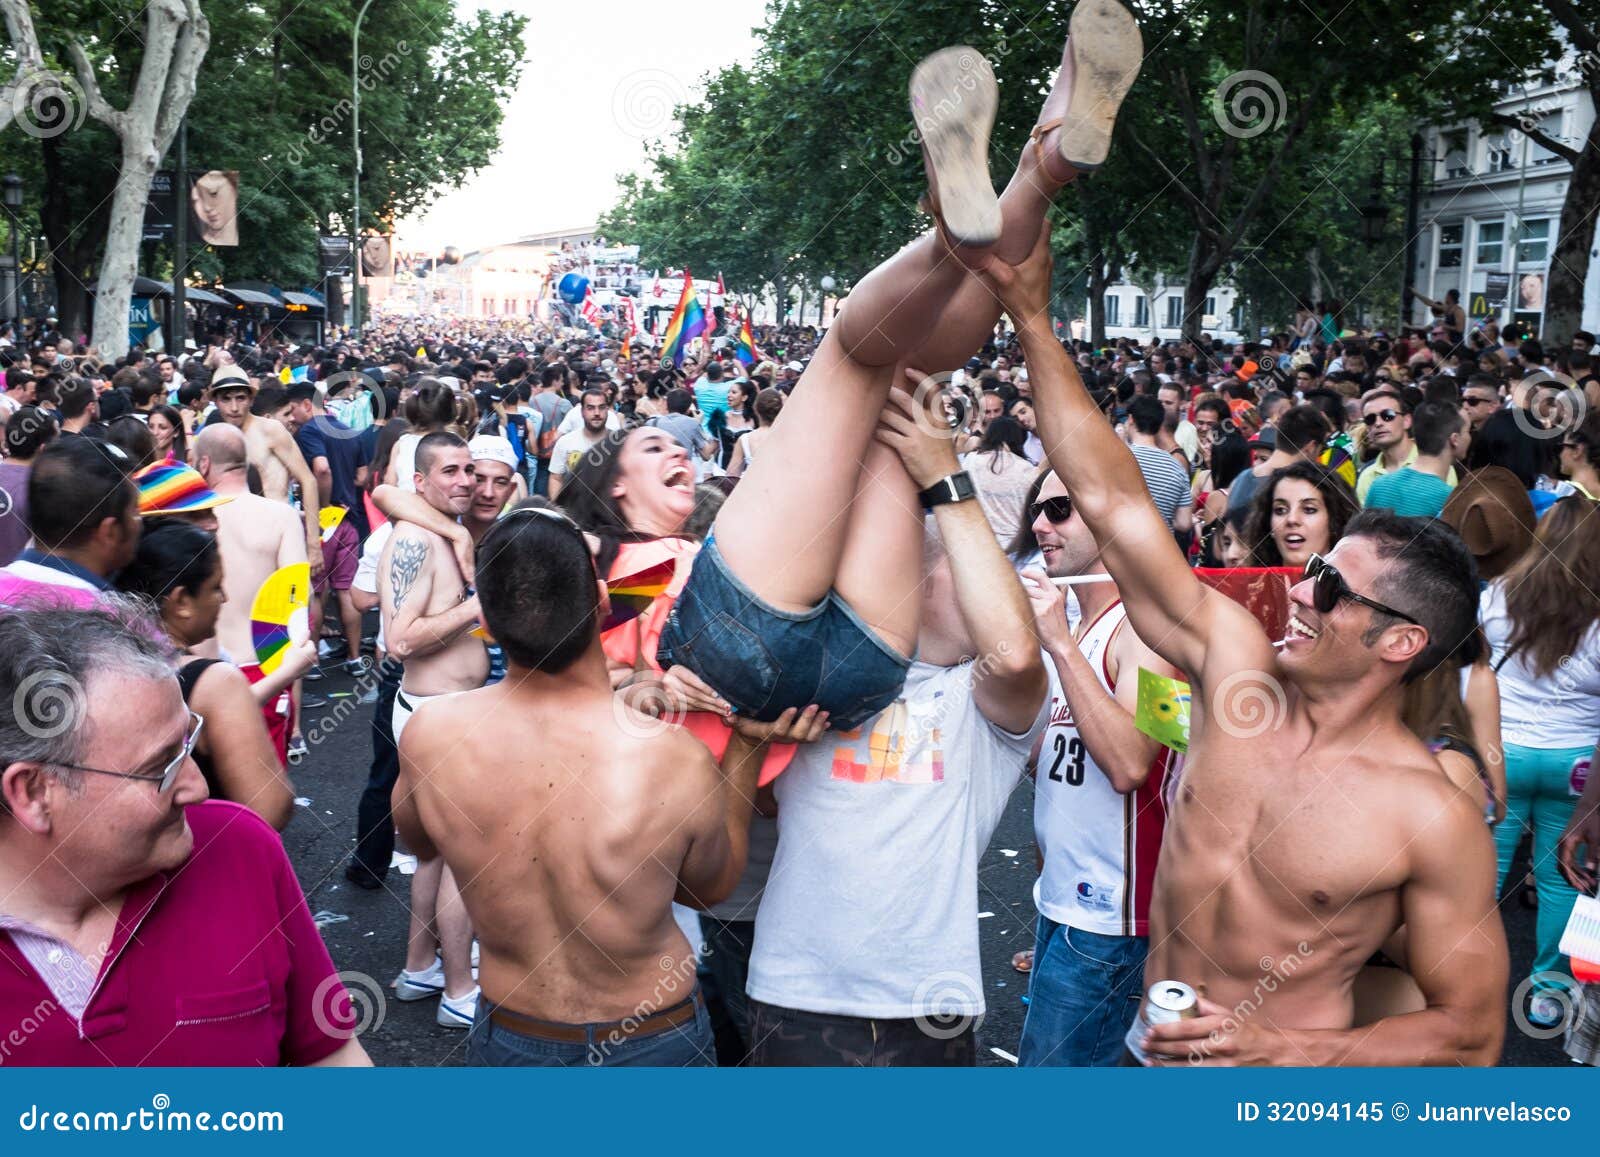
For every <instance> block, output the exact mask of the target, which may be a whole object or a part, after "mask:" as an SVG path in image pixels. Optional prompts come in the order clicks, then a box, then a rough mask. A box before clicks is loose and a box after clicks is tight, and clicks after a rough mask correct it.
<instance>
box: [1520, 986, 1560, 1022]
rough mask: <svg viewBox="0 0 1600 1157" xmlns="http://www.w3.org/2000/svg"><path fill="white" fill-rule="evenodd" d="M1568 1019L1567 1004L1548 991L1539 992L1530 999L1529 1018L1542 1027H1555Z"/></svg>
mask: <svg viewBox="0 0 1600 1157" xmlns="http://www.w3.org/2000/svg"><path fill="white" fill-rule="evenodd" d="M1566 1019H1567V1006H1566V1005H1565V1004H1563V1003H1562V1002H1561V1001H1560V1000H1559V999H1558V998H1556V997H1554V996H1551V995H1550V994H1548V993H1543V992H1541V993H1537V994H1535V995H1534V997H1533V998H1532V999H1531V1000H1529V1001H1528V1020H1530V1021H1531V1022H1532V1023H1534V1024H1535V1025H1537V1026H1538V1027H1540V1028H1555V1027H1556V1026H1557V1025H1558V1024H1560V1023H1561V1022H1562V1021H1564V1020H1566Z"/></svg>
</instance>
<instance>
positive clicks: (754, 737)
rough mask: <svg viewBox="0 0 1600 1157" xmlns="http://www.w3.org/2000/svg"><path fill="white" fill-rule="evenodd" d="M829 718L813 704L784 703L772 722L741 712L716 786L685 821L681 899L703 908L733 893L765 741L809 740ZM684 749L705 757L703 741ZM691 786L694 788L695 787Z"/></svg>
mask: <svg viewBox="0 0 1600 1157" xmlns="http://www.w3.org/2000/svg"><path fill="white" fill-rule="evenodd" d="M827 724H828V717H827V715H826V713H823V712H819V711H818V710H817V708H816V706H815V705H813V706H810V707H807V708H806V709H805V710H804V711H796V710H795V709H794V708H793V707H791V708H789V709H788V710H787V711H785V712H784V713H783V714H782V715H780V716H779V717H778V718H777V719H776V720H775V721H774V722H772V723H760V722H757V721H756V720H754V719H745V718H743V717H740V718H738V719H735V720H734V722H733V734H732V735H730V736H729V737H728V746H727V749H726V750H725V751H723V753H722V762H721V765H720V766H719V767H717V769H716V770H717V772H718V776H719V780H720V785H719V788H718V790H715V791H711V792H707V793H703V794H701V795H700V796H699V801H698V803H697V805H696V806H695V808H694V811H693V813H692V814H691V815H690V817H689V818H688V819H687V820H686V821H685V824H684V828H685V830H686V831H688V832H689V848H688V851H686V852H685V853H684V857H683V866H682V867H681V868H679V869H678V890H677V895H676V896H675V897H674V899H676V900H677V901H678V903H680V904H686V905H688V906H689V907H691V908H698V909H701V910H704V909H706V908H709V907H711V906H712V905H713V904H719V903H721V902H722V901H723V900H726V899H727V898H728V897H729V896H731V895H732V894H733V889H734V887H735V886H737V884H738V883H739V877H740V876H742V875H744V868H745V862H746V859H747V857H748V855H749V851H750V817H751V816H752V815H754V814H755V810H756V778H757V776H758V775H759V773H760V771H761V763H762V760H763V759H764V758H765V757H766V753H767V746H768V745H769V744H770V743H773V742H778V743H810V742H813V741H814V740H817V739H820V738H821V737H822V733H823V732H824V731H825V730H826V729H827ZM686 748H698V758H700V759H703V760H706V761H707V762H709V761H710V757H709V755H708V754H707V752H706V750H705V748H704V746H702V745H700V744H699V743H698V741H693V740H691V741H689V742H688V743H687V744H686ZM687 786H690V789H691V790H699V789H698V786H695V785H687Z"/></svg>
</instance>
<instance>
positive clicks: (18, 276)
mask: <svg viewBox="0 0 1600 1157" xmlns="http://www.w3.org/2000/svg"><path fill="white" fill-rule="evenodd" d="M0 186H3V189H4V200H5V205H6V217H7V218H8V219H9V221H10V223H11V320H12V321H14V322H16V323H17V324H18V325H21V324H22V250H21V248H20V247H19V245H18V237H17V234H18V229H19V228H20V223H19V222H18V220H17V210H18V209H20V208H22V178H21V177H19V176H17V175H16V174H15V173H7V174H6V175H5V177H4V179H0Z"/></svg>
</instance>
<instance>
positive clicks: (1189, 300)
mask: <svg viewBox="0 0 1600 1157" xmlns="http://www.w3.org/2000/svg"><path fill="white" fill-rule="evenodd" d="M1223 257H1224V254H1223V253H1222V252H1221V249H1220V248H1219V246H1218V245H1217V244H1216V242H1215V241H1213V240H1211V239H1210V238H1208V237H1207V236H1206V235H1205V234H1204V233H1196V234H1195V238H1194V244H1193V245H1192V246H1190V248H1189V268H1188V272H1187V273H1186V275H1185V277H1184V283H1183V338H1184V340H1185V341H1188V342H1193V343H1194V344H1195V346H1196V347H1198V346H1199V344H1200V334H1201V333H1202V332H1203V331H1204V329H1205V314H1206V295H1207V294H1208V293H1210V292H1211V289H1212V287H1213V286H1214V285H1216V283H1217V274H1218V273H1219V272H1221V270H1222V259H1223Z"/></svg>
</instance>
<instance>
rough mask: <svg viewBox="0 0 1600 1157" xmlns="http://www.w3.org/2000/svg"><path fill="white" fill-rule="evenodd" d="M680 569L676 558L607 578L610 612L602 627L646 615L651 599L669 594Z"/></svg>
mask: <svg viewBox="0 0 1600 1157" xmlns="http://www.w3.org/2000/svg"><path fill="white" fill-rule="evenodd" d="M677 571H678V560H677V558H676V557H673V558H665V559H662V560H661V561H659V562H656V563H654V564H652V565H650V566H647V567H645V569H643V570H638V571H634V572H633V573H632V574H627V575H622V576H620V577H613V578H611V579H609V580H607V582H606V590H607V591H609V592H610V595H611V613H610V614H608V615H607V616H606V621H605V623H604V625H603V626H602V627H601V628H600V629H601V630H602V631H609V630H610V629H611V628H612V627H617V626H621V625H622V624H623V623H626V622H628V621H629V620H631V619H635V618H637V617H638V616H639V615H641V614H643V613H644V612H645V610H647V609H648V608H649V606H650V604H651V603H652V602H654V601H655V600H656V599H657V598H658V597H660V596H661V595H663V594H665V593H666V591H667V588H668V587H669V586H671V585H672V580H673V578H674V576H675V575H676V574H677Z"/></svg>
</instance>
